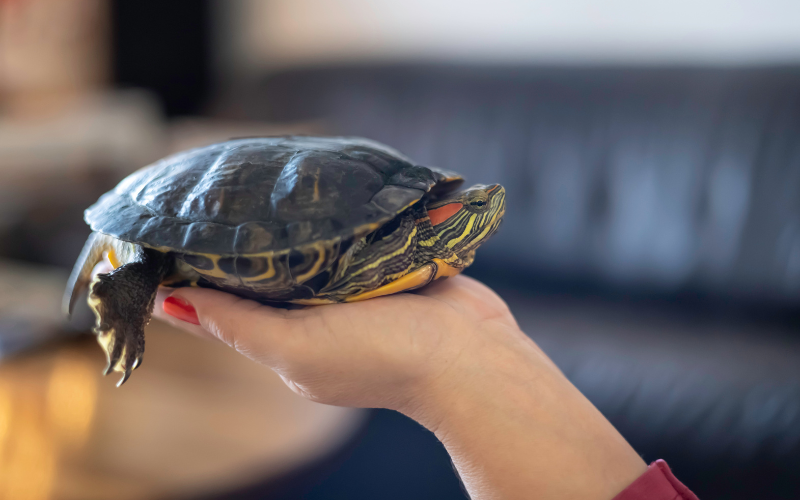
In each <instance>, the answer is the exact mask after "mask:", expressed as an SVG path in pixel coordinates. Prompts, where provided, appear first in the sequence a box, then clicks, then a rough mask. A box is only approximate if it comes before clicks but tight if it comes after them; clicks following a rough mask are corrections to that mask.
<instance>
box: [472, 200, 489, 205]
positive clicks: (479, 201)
mask: <svg viewBox="0 0 800 500" xmlns="http://www.w3.org/2000/svg"><path fill="white" fill-rule="evenodd" d="M469 204H470V205H472V206H473V207H482V206H484V205H486V202H485V201H483V200H475V201H471V202H469Z"/></svg>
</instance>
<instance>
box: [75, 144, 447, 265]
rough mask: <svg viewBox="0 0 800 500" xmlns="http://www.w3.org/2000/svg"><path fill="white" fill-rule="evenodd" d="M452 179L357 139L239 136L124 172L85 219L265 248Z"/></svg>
mask: <svg viewBox="0 0 800 500" xmlns="http://www.w3.org/2000/svg"><path fill="white" fill-rule="evenodd" d="M461 182H463V181H462V179H461V178H460V177H459V176H458V175H456V174H453V173H450V172H446V171H442V170H438V169H434V168H429V167H423V166H419V165H416V164H415V163H414V162H412V161H411V160H410V159H408V158H407V157H405V156H403V155H402V154H400V153H399V152H397V151H395V150H394V149H391V148H389V147H387V146H384V145H383V144H380V143H377V142H374V141H370V140H367V139H361V138H350V137H303V136H299V137H297V136H292V137H264V138H244V139H234V140H230V141H227V142H223V143H219V144H214V145H211V146H207V147H203V148H198V149H193V150H189V151H186V152H183V153H178V154H176V155H173V156H169V157H167V158H165V159H163V160H160V161H158V162H156V163H154V164H152V165H150V166H148V167H145V168H143V169H141V170H139V171H137V172H135V173H133V174H132V175H130V176H129V177H127V178H126V179H125V180H123V181H122V182H121V183H120V184H119V185H118V186H117V187H116V188H115V189H114V190H113V191H111V192H109V193H107V194H105V195H103V196H102V197H101V198H100V200H98V202H97V203H95V204H94V205H93V206H91V207H90V208H89V209H87V210H86V213H85V219H86V222H87V223H88V224H89V225H90V226H91V227H92V229H93V230H95V231H98V232H101V233H105V234H109V235H111V236H114V237H117V238H119V239H120V240H123V241H129V242H134V243H139V244H142V245H145V246H148V247H152V248H156V249H160V250H163V251H176V252H184V253H204V254H216V255H242V254H259V253H270V252H280V251H284V250H288V249H292V248H298V247H301V246H304V245H308V244H312V243H314V242H318V241H328V240H339V239H343V238H347V237H352V236H358V235H360V234H366V233H368V232H370V231H373V230H375V229H377V228H378V227H380V226H382V225H383V224H385V223H386V222H388V221H389V220H391V219H393V218H394V217H395V216H396V215H397V214H399V213H400V212H402V211H403V210H404V209H406V208H407V207H409V206H411V205H412V204H414V203H416V202H417V201H419V200H420V199H422V197H423V196H425V194H426V193H429V192H431V191H432V190H434V191H450V190H452V189H455V188H456V187H457V186H458V185H460V184H461Z"/></svg>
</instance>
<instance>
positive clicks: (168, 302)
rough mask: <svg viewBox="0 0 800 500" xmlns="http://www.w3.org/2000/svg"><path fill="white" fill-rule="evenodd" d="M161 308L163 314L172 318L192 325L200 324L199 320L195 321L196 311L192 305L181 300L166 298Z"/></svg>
mask: <svg viewBox="0 0 800 500" xmlns="http://www.w3.org/2000/svg"><path fill="white" fill-rule="evenodd" d="M163 308H164V312H165V313H167V314H169V315H170V316H172V317H173V318H178V319H179V320H181V321H185V322H187V323H191V324H193V325H199V324H200V320H199V319H197V311H196V310H195V309H194V307H193V306H192V304H190V303H188V302H187V301H185V300H183V299H181V298H178V297H167V298H166V299H164V305H163Z"/></svg>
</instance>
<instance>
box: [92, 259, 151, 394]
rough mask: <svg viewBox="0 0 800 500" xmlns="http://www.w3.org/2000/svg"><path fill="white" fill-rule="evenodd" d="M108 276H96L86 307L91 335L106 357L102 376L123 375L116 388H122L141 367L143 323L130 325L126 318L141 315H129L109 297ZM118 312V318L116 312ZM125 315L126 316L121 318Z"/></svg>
mask: <svg viewBox="0 0 800 500" xmlns="http://www.w3.org/2000/svg"><path fill="white" fill-rule="evenodd" d="M107 276H108V275H98V277H97V279H96V280H95V282H94V284H93V286H92V289H91V290H92V291H91V295H90V300H89V304H90V305H91V306H92V309H93V310H94V312H95V314H96V315H97V325H96V326H95V328H94V333H95V334H96V335H97V342H98V343H99V344H100V346H101V347H102V348H103V351H104V352H105V354H106V360H107V363H106V367H105V369H104V370H103V375H109V374H111V372H120V373H122V374H123V376H122V378H121V379H120V381H119V382H118V383H117V387H119V386H120V385H122V384H124V383H125V381H126V380H128V378H129V377H130V376H131V372H132V371H133V370H134V369H135V368H136V367H138V366H139V365H140V364H141V361H142V354H143V353H144V320H143V319H142V320H140V321H136V320H135V319H134V321H131V320H130V319H129V317H130V316H133V317H134V318H139V317H142V316H144V315H142V314H135V313H134V314H130V311H125V309H123V307H120V305H119V303H117V302H116V301H114V300H113V296H112V295H110V293H109V289H110V286H109V285H110V283H109V280H108V278H107ZM120 309H122V312H123V313H122V314H120V313H119V312H118V311H119V310H120ZM125 312H128V313H129V314H125Z"/></svg>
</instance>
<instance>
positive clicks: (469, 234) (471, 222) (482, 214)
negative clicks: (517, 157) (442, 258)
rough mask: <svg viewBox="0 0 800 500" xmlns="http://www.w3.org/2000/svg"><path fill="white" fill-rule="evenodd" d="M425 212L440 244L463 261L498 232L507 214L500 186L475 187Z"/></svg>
mask: <svg viewBox="0 0 800 500" xmlns="http://www.w3.org/2000/svg"><path fill="white" fill-rule="evenodd" d="M426 208H427V210H428V217H430V219H431V225H432V226H433V229H434V230H435V231H436V233H437V234H438V235H439V240H440V241H442V242H443V243H444V244H445V245H446V246H447V248H449V249H451V250H453V251H454V252H455V253H456V254H458V255H459V257H462V258H464V256H466V255H468V254H469V253H470V252H472V251H474V250H475V249H476V248H478V247H479V246H480V245H481V244H482V243H483V242H484V241H486V240H487V239H488V238H489V237H490V236H491V235H493V234H494V233H495V232H496V231H497V228H498V227H499V226H500V222H501V221H502V219H503V215H504V214H505V211H506V190H505V189H503V186H501V185H499V184H492V185H489V186H486V185H483V184H478V185H475V186H472V187H471V188H469V189H465V190H463V191H457V192H455V193H450V194H448V195H445V196H444V197H443V198H439V199H437V200H436V201H434V202H432V203H429V204H428V206H427V207H426Z"/></svg>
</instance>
